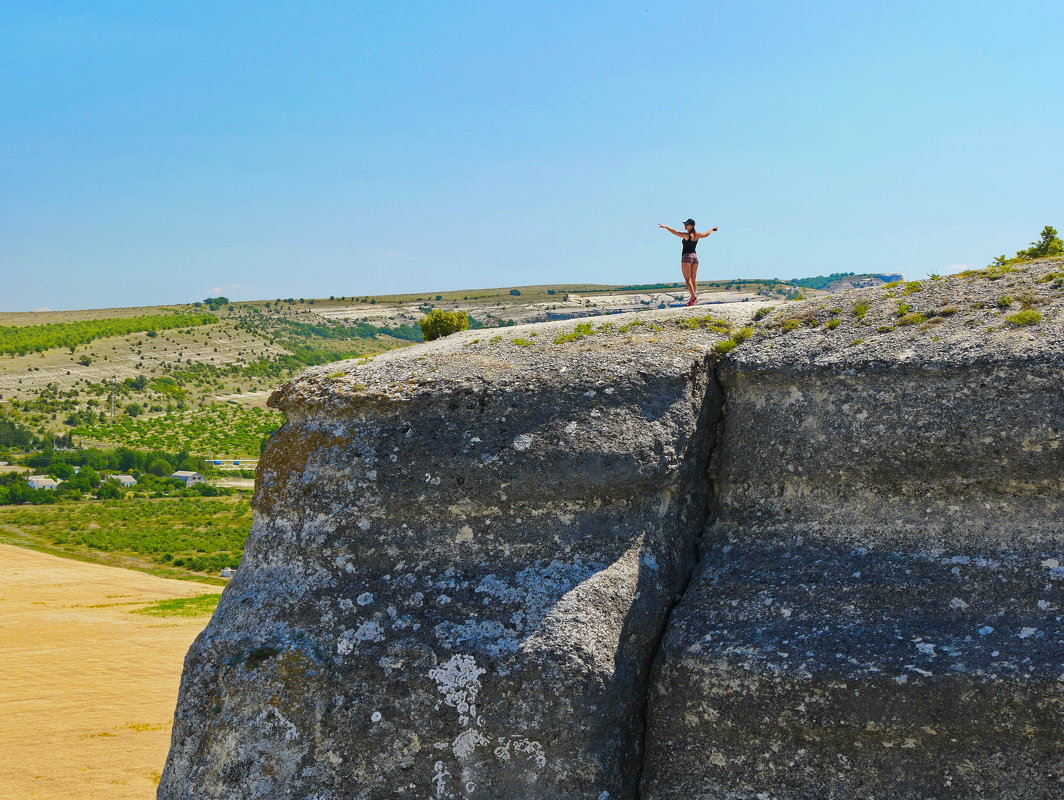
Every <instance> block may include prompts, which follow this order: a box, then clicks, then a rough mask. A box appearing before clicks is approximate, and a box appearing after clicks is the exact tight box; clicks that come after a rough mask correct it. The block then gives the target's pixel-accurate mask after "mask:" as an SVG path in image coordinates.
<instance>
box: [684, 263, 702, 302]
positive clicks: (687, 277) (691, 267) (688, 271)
mask: <svg viewBox="0 0 1064 800" xmlns="http://www.w3.org/2000/svg"><path fill="white" fill-rule="evenodd" d="M680 269H681V270H682V271H683V282H684V283H686V284H687V291H688V293H689V294H690V295H691V297H694V296H695V294H696V292H695V289H696V286H695V275H696V273H697V272H698V264H691V263H688V262H687V261H684V262H681V264H680Z"/></svg>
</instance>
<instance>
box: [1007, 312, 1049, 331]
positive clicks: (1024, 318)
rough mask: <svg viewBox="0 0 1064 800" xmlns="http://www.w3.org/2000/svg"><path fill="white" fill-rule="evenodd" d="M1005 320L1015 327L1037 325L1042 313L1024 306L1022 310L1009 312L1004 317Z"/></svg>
mask: <svg viewBox="0 0 1064 800" xmlns="http://www.w3.org/2000/svg"><path fill="white" fill-rule="evenodd" d="M1005 321H1006V322H1008V323H1009V324H1010V325H1016V326H1017V327H1020V326H1022V325H1037V324H1038V323H1039V322H1041V321H1042V315H1041V314H1040V313H1038V312H1037V311H1035V310H1034V309H1033V308H1025V309H1024V310H1023V311H1017V312H1016V313H1015V314H1009V315H1008V316H1007V317H1005Z"/></svg>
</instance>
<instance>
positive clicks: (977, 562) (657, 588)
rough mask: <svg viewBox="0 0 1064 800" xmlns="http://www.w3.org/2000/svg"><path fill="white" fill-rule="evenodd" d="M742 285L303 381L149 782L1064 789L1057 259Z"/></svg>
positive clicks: (573, 789)
mask: <svg viewBox="0 0 1064 800" xmlns="http://www.w3.org/2000/svg"><path fill="white" fill-rule="evenodd" d="M1047 276H1048V277H1047ZM818 302H820V303H821V305H818ZM721 309H722V310H721V311H719V312H718V313H719V314H721V315H724V316H729V315H730V317H731V319H730V323H731V324H730V325H729V323H728V322H727V321H725V320H721V319H719V318H712V317H704V316H697V315H695V314H693V313H691V312H690V311H685V310H680V309H677V310H669V311H661V312H645V313H642V314H638V315H624V316H619V317H613V318H611V319H610V321H609V322H608V323H605V324H602V325H598V326H592V325H590V324H588V323H585V324H583V325H580V326H578V327H575V328H574V326H573V325H572V323H548V324H543V325H535V326H522V327H518V328H512V329H507V330H506V331H505V333H504V334H502V335H501V336H497V335H491V334H488V335H485V333H484V332H483V331H475V332H473V331H471V332H467V333H464V334H459V335H456V336H454V337H448V339H446V340H444V341H440V342H435V343H431V344H429V345H424V346H420V347H416V348H410V349H408V350H404V351H400V352H396V353H391V354H387V355H384V356H380V357H378V358H376V359H374V360H372V361H366V362H346V363H344V364H342V365H329V366H327V367H321V368H316V369H313V370H310V371H308V372H307V373H304V375H302V376H301V377H300V378H298V379H297V380H295V381H293V382H292V383H290V384H288V385H286V386H285V387H282V389H280V390H279V391H278V392H277V393H276V394H275V396H274V398H273V403H274V404H275V405H276V406H277V407H279V408H281V409H282V410H283V411H284V412H285V414H286V417H287V423H286V424H285V426H284V427H283V428H282V429H281V430H280V431H279V432H278V433H277V434H276V435H275V436H274V438H273V439H272V440H271V443H270V446H269V447H268V449H267V452H266V453H265V455H264V458H263V461H262V463H261V465H260V470H259V477H258V483H257V487H256V497H255V508H256V519H255V524H254V528H253V530H252V533H251V536H250V537H249V540H248V544H247V548H246V553H245V557H244V560H243V562H242V563H241V566H240V569H239V570H238V571H237V576H236V578H235V579H234V580H233V582H232V583H231V584H230V585H229V586H228V587H227V588H226V591H225V593H224V594H223V598H222V602H221V604H220V605H219V608H218V610H217V612H216V614H215V616H214V618H213V619H212V620H211V622H210V624H209V625H208V627H207V629H206V630H205V631H204V633H203V634H202V635H201V636H200V638H199V639H198V640H197V642H196V643H195V645H194V646H193V648H192V649H191V651H190V652H189V655H188V658H187V660H186V664H185V671H184V675H183V678H182V686H181V697H180V700H179V704H178V709H177V715H176V720H175V728H174V735H173V746H172V749H171V753H170V757H169V760H168V762H167V768H166V771H165V773H164V776H163V780H162V782H161V784H160V789H159V796H160V798H165V800H176V799H177V798H249V799H250V798H267V797H268V798H301V799H302V798H305V799H306V800H309V799H310V798H315V800H334V799H335V800H339V798H359V799H360V800H361V799H363V798H364V799H365V800H369V799H370V798H373V799H374V800H376V799H377V798H402V797H409V798H484V799H485V800H487V799H488V798H492V799H493V800H502V799H503V798H537V799H542V800H552V799H553V798H559V799H560V798H567V799H570V798H590V799H591V800H610V799H612V800H617V799H618V798H622V799H623V800H634V798H637V797H639V798H643V799H644V800H672V798H681V797H683V798H685V799H687V800H690V799H691V798H695V799H696V800H711V799H712V800H724V799H725V798H727V799H728V800H738V798H744V800H745V799H746V798H751V799H752V798H771V800H797V799H798V798H821V797H829V798H847V799H850V798H852V799H853V800H859V799H860V800H869V799H870V798H882V797H888V796H889V797H891V798H912V800H916V798H921V800H926V799H928V798H965V799H966V800H971V799H973V798H986V799H987V800H989V798H1032V799H1035V800H1038V799H1040V798H1045V799H1046V800H1048V798H1051V797H1052V798H1057V797H1060V796H1061V794H1062V792H1064V783H1062V780H1064V765H1062V759H1064V736H1062V733H1061V731H1062V730H1064V629H1062V625H1061V614H1062V610H1061V603H1062V591H1061V590H1062V588H1064V568H1062V565H1061V550H1062V549H1064V547H1062V543H1064V520H1062V517H1064V514H1062V513H1061V511H1062V508H1061V507H1062V504H1064V447H1061V439H1062V437H1064V400H1062V394H1061V392H1062V387H1064V382H1062V379H1064V266H1062V265H1061V264H1060V263H1059V262H1041V263H1036V264H1033V265H1030V266H1029V267H1027V268H1026V269H1025V270H1017V271H1015V272H1006V271H1002V270H999V271H990V272H982V273H976V274H971V275H965V276H958V277H953V278H949V279H941V280H934V281H926V282H924V283H922V284H901V285H897V286H887V287H883V288H880V289H874V290H864V289H859V290H854V291H851V292H845V293H842V294H839V295H833V296H831V297H830V298H827V299H826V300H822V301H809V302H805V303H787V304H785V307H781V308H779V309H777V310H776V311H774V312H772V313H770V314H768V315H767V316H765V317H764V319H762V320H761V321H760V322H759V323H758V324H757V326H756V332H755V333H754V335H753V336H752V337H748V334H749V333H750V331H749V330H744V331H742V332H739V333H736V329H737V326H738V325H740V324H743V322H745V321H746V320H747V319H748V318H749V316H750V314H751V313H752V311H753V304H736V306H733V307H730V308H729V307H721ZM761 313H763V312H761ZM677 603H678V604H677Z"/></svg>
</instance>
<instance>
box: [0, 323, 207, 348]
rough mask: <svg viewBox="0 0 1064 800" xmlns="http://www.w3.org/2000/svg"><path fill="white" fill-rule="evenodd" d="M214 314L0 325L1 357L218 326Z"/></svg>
mask: <svg viewBox="0 0 1064 800" xmlns="http://www.w3.org/2000/svg"><path fill="white" fill-rule="evenodd" d="M217 321H218V318H217V317H216V316H214V315H213V314H182V313H174V314H151V315H145V316H139V317H119V318H112V319H94V320H81V321H78V322H53V323H50V324H47V325H18V326H13V325H0V353H5V354H18V355H26V354H27V353H40V352H42V351H44V350H51V349H53V348H56V347H69V348H70V349H71V351H73V350H74V349H75V348H77V346H78V345H82V344H87V343H88V342H91V341H93V340H94V339H102V338H105V337H108V336H127V335H129V334H131V333H138V332H141V331H160V330H169V329H171V328H192V327H196V326H198V325H208V324H211V323H214V322H217Z"/></svg>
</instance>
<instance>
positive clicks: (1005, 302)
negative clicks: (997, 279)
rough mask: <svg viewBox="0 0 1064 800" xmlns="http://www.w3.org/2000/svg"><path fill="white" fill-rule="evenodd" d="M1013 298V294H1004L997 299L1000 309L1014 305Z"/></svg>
mask: <svg viewBox="0 0 1064 800" xmlns="http://www.w3.org/2000/svg"><path fill="white" fill-rule="evenodd" d="M1012 301H1013V297H1012V295H1011V294H1003V295H1001V297H999V298H998V299H997V304H998V308H1008V307H1009V306H1011V305H1012Z"/></svg>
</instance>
